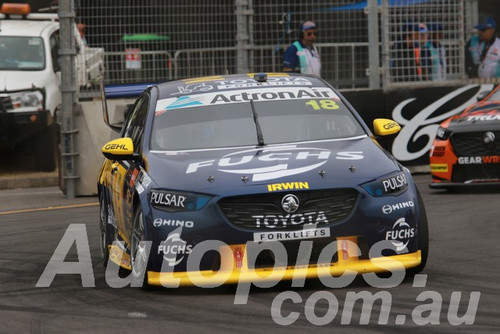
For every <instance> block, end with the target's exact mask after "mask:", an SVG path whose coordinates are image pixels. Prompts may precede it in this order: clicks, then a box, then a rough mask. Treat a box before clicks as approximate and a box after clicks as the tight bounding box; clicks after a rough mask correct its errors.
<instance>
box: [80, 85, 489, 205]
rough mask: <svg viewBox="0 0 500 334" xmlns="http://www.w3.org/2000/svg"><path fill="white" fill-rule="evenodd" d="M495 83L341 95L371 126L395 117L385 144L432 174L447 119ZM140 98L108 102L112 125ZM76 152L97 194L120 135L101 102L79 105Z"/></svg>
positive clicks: (89, 190)
mask: <svg viewBox="0 0 500 334" xmlns="http://www.w3.org/2000/svg"><path fill="white" fill-rule="evenodd" d="M492 88H493V84H484V83H483V84H482V83H469V84H464V85H463V86H448V87H427V88H413V89H398V90H392V91H385V92H384V91H382V90H362V91H346V92H342V94H343V95H344V96H345V97H346V98H347V99H348V100H349V102H350V103H351V104H352V105H353V106H354V108H355V109H356V110H357V111H358V112H359V113H360V115H361V116H362V117H363V119H364V121H365V122H366V123H367V124H368V125H369V126H370V127H371V125H372V123H373V120H374V119H375V118H390V119H394V120H395V121H397V122H398V123H399V124H400V125H401V126H402V130H401V132H400V133H399V134H398V135H397V137H395V138H394V139H393V140H392V139H391V140H385V139H380V140H379V141H380V143H381V145H382V146H384V147H385V148H386V149H387V150H389V151H390V152H391V153H392V154H393V155H394V156H395V157H396V159H398V161H400V162H401V163H402V164H403V165H405V166H407V167H409V168H410V170H412V171H418V172H422V171H424V172H426V171H428V170H429V167H428V166H429V157H428V152H429V149H430V147H431V145H432V141H433V139H434V136H435V133H436V131H437V128H438V126H439V124H440V123H441V122H442V121H444V120H445V119H446V118H448V117H450V116H452V115H454V114H456V113H459V112H461V111H463V110H464V109H465V108H466V107H467V106H469V105H470V104H472V103H475V102H476V101H477V100H476V96H477V95H478V94H479V93H481V92H483V91H490V90H491V89H492ZM134 100H135V98H132V97H128V98H118V99H108V100H107V103H108V109H109V112H110V121H111V122H112V123H113V124H116V123H119V122H122V121H123V117H124V114H125V111H126V110H127V105H128V104H132V103H133V102H134ZM75 124H76V128H77V129H78V135H77V136H76V145H77V151H78V152H79V155H78V157H77V158H76V172H77V175H79V176H80V178H79V179H78V180H77V183H76V185H75V189H76V195H77V196H87V195H95V194H96V193H97V189H96V182H97V181H96V180H97V175H98V173H99V170H100V167H101V165H102V162H103V159H104V157H103V155H102V154H101V147H102V146H103V145H104V144H105V143H106V142H108V141H109V140H111V139H114V138H117V137H118V134H117V133H116V132H113V131H112V130H111V129H109V128H108V127H107V126H106V125H105V124H104V121H103V116H102V102H101V101H100V100H92V101H84V102H80V103H79V105H78V106H77V108H76V111H75Z"/></svg>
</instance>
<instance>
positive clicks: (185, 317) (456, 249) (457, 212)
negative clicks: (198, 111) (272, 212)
mask: <svg viewBox="0 0 500 334" xmlns="http://www.w3.org/2000/svg"><path fill="white" fill-rule="evenodd" d="M415 180H416V182H417V185H418V186H419V189H420V190H421V192H422V195H423V198H424V202H425V204H426V208H427V213H428V217H429V225H430V255H429V261H428V263H427V267H426V268H425V270H424V271H423V273H422V274H424V275H426V276H418V277H419V278H418V279H419V281H418V282H416V284H413V280H405V281H404V282H403V283H401V284H400V285H398V286H396V287H394V288H374V287H371V286H370V285H368V284H367V283H365V282H364V281H363V280H362V279H361V278H359V279H356V280H355V281H354V283H352V284H351V285H349V286H347V287H345V288H338V289H331V288H327V287H325V286H324V285H322V283H321V282H319V281H318V280H313V281H308V282H307V283H306V285H305V287H303V288H292V287H291V286H290V284H289V283H280V284H278V285H277V286H275V287H273V288H267V289H258V288H252V289H251V293H250V296H249V298H248V302H247V304H243V305H235V304H234V300H235V294H234V293H235V287H234V286H232V287H221V288H214V289H202V288H197V287H193V288H178V289H166V288H164V289H163V288H162V289H153V290H151V291H149V290H143V289H139V288H130V287H126V288H111V287H109V285H108V284H107V283H106V281H105V277H104V267H103V265H102V264H101V262H100V253H99V231H98V206H97V199H96V198H95V197H83V198H76V199H66V198H64V196H63V195H62V194H61V193H60V192H59V190H58V189H57V188H32V189H18V190H4V191H0V264H1V266H0V324H1V326H0V333H132V332H133V333H137V332H144V333H146V332H147V333H164V332H172V333H234V332H238V333H266V332H271V331H272V332H275V333H289V332H298V333H303V332H306V331H314V333H347V332H348V333H429V332H435V333H499V332H500V257H499V256H498V255H499V253H500V242H499V237H500V190H498V189H497V190H493V191H491V190H490V191H488V190H480V191H465V192H457V193H449V192H446V191H442V190H432V189H429V188H428V187H427V183H428V182H429V180H430V176H429V175H416V176H415ZM70 224H84V225H85V227H86V231H87V236H88V244H89V246H90V254H91V258H92V271H93V274H94V277H95V287H82V279H81V276H80V275H76V274H59V275H56V276H55V279H54V280H53V281H52V283H51V284H50V286H49V287H45V288H44V287H36V286H35V285H36V284H37V282H38V280H39V278H40V276H41V275H42V273H43V271H44V269H45V267H46V265H47V263H48V262H49V260H50V258H51V256H52V254H53V253H54V251H55V249H56V247H57V246H58V244H59V242H60V241H61V238H62V236H63V235H64V233H65V231H66V230H67V228H68V226H69V225H70ZM75 249H76V246H75V245H73V246H72V249H71V250H70V252H69V254H68V256H67V257H66V259H65V261H77V259H78V257H77V255H76V251H75ZM414 285H415V286H414ZM292 291H294V292H292ZM361 292H369V293H371V294H372V295H374V294H376V293H378V292H383V293H384V296H390V299H389V300H390V302H391V303H390V311H389V317H388V320H387V324H385V323H383V322H382V323H380V321H379V312H380V305H381V303H379V304H377V302H375V304H374V305H375V306H374V307H373V310H372V311H371V317H370V318H369V322H368V324H367V325H363V324H360V319H361V318H362V316H363V313H362V312H363V310H362V308H361V305H362V303H357V304H354V306H353V308H352V312H350V313H349V312H347V315H349V316H350V320H349V322H347V318H346V319H345V321H344V323H346V322H347V323H348V324H342V317H343V316H344V315H343V312H344V309H347V310H348V309H349V307H350V305H349V303H348V302H347V301H348V300H349V297H348V295H349V294H352V293H361ZM295 293H297V295H295ZM280 294H281V295H287V294H288V295H290V294H293V295H294V296H295V297H297V298H298V299H295V300H296V302H294V301H293V300H291V299H288V300H285V301H284V302H283V304H282V307H281V309H280V311H281V315H282V316H283V317H287V316H289V315H294V314H295V313H292V312H298V314H299V317H298V318H297V320H296V321H294V322H293V323H292V324H291V325H278V324H277V323H276V322H275V320H274V318H273V316H272V314H271V308H272V305H273V301H274V300H275V298H276V297H277V296H280ZM478 294H480V295H479V301H478V303H477V309H476V310H472V311H473V312H472V313H470V315H471V316H468V317H467V319H468V321H469V322H471V321H473V323H472V324H469V325H467V324H461V325H454V322H455V320H453V319H455V317H453V314H455V313H457V312H458V313H457V314H458V317H460V316H463V315H464V314H465V312H466V311H470V310H471V309H470V308H468V306H469V301H474V298H476V297H477V295H478ZM321 296H323V297H325V299H321V298H317V297H321ZM332 296H334V297H332ZM453 296H454V297H453ZM457 296H458V297H460V299H457ZM474 296H476V297H474ZM299 297H300V298H299ZM454 298H455V299H454ZM386 300H387V299H386ZM452 300H454V301H453V302H452ZM476 300H477V298H476ZM431 304H432V307H431V306H429V305H431ZM472 304H474V303H472ZM306 305H307V307H306ZM337 306H338V311H336V307H337ZM351 306H352V304H351ZM457 306H458V311H457V310H456V307H457ZM450 310H451V314H452V316H451V317H450V316H449V314H448V312H449V311H450ZM311 311H314V312H315V313H314V314H316V316H317V317H318V318H322V317H325V319H326V320H328V321H327V322H328V323H327V324H326V325H323V326H318V325H317V322H316V321H317V320H315V319H313V318H311V317H309V318H308V317H306V315H305V314H306V313H307V314H310V313H311ZM328 312H330V313H328ZM335 312H336V313H335ZM332 315H334V316H332ZM311 319H312V320H311ZM450 319H451V320H450ZM421 321H422V322H431V323H430V324H426V325H421V324H420V323H421ZM432 322H433V323H435V324H432ZM438 322H439V324H437V323H438Z"/></svg>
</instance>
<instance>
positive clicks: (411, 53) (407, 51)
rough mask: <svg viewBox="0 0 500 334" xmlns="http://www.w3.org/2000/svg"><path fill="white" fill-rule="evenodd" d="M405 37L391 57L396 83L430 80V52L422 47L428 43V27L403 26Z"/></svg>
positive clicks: (394, 49) (422, 25)
mask: <svg viewBox="0 0 500 334" xmlns="http://www.w3.org/2000/svg"><path fill="white" fill-rule="evenodd" d="M402 30H403V36H402V38H401V39H400V40H399V41H398V42H397V43H396V44H395V46H394V48H393V50H392V57H391V74H392V78H393V81H394V82H402V81H421V80H427V79H428V73H429V72H430V65H429V64H430V59H431V56H430V50H429V49H428V48H425V47H422V46H423V45H424V44H425V43H426V42H427V33H428V32H429V31H428V29H427V26H426V25H425V24H423V23H420V24H413V23H408V24H405V25H404V26H403V29H402Z"/></svg>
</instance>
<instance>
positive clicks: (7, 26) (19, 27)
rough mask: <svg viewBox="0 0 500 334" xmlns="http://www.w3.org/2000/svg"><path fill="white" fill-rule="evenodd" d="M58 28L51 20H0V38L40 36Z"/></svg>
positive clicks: (57, 23) (57, 24) (56, 23)
mask: <svg viewBox="0 0 500 334" xmlns="http://www.w3.org/2000/svg"><path fill="white" fill-rule="evenodd" d="M58 27H59V22H56V21H51V20H10V19H7V20H0V36H25V37H33V36H42V35H43V34H44V32H45V31H51V30H55V29H57V28H58Z"/></svg>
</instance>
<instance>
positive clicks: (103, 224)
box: [99, 195, 111, 268]
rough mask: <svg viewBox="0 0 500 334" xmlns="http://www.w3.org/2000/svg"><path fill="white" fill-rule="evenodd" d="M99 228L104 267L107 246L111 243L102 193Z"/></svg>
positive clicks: (106, 263)
mask: <svg viewBox="0 0 500 334" xmlns="http://www.w3.org/2000/svg"><path fill="white" fill-rule="evenodd" d="M99 229H100V232H101V233H100V234H101V258H102V264H103V265H104V267H105V268H106V266H107V265H108V260H109V246H110V245H111V242H110V237H109V233H108V207H107V204H106V201H105V200H104V195H101V198H100V199H99Z"/></svg>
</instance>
